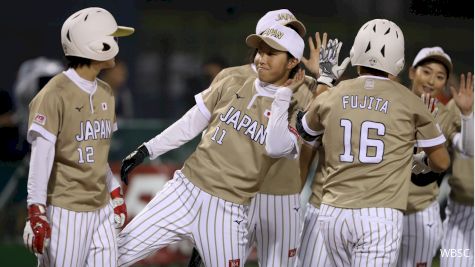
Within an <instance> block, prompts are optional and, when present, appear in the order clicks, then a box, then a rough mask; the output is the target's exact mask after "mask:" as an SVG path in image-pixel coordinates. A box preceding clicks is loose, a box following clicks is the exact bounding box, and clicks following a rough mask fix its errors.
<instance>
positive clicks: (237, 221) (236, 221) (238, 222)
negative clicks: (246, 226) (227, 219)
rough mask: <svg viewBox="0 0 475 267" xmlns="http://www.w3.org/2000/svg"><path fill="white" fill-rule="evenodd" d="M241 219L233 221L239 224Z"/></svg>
mask: <svg viewBox="0 0 475 267" xmlns="http://www.w3.org/2000/svg"><path fill="white" fill-rule="evenodd" d="M242 221H243V220H240V221H239V220H234V222H235V223H237V224H241V222H242Z"/></svg>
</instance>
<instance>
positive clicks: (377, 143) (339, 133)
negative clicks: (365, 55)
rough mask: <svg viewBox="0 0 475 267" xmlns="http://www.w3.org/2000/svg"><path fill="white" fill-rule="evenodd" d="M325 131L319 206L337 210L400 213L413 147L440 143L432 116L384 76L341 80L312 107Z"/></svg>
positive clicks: (404, 199) (321, 127)
mask: <svg viewBox="0 0 475 267" xmlns="http://www.w3.org/2000/svg"><path fill="white" fill-rule="evenodd" d="M310 110H311V111H314V112H316V113H317V114H316V115H317V117H318V121H319V123H317V125H316V129H315V130H317V131H318V130H320V131H321V130H324V133H323V140H322V142H323V145H324V149H325V152H326V153H325V168H326V170H325V171H326V173H327V177H326V179H325V183H324V186H323V199H322V203H325V204H328V205H331V206H335V207H340V208H370V207H384V208H394V209H399V210H405V209H406V206H407V196H408V189H409V183H410V179H409V177H410V175H411V165H412V164H411V163H412V154H413V147H414V145H415V144H416V142H417V144H418V146H419V147H431V146H436V145H439V144H442V143H444V142H445V138H444V136H443V135H442V134H441V132H440V130H439V129H438V128H437V127H436V124H435V122H434V119H433V117H432V115H431V114H430V113H429V111H428V110H427V108H426V107H425V106H424V105H422V103H421V100H420V99H419V98H417V97H416V96H415V95H414V94H413V93H412V92H411V91H410V90H408V89H407V88H406V87H404V86H402V85H400V84H399V83H396V82H393V81H391V80H389V79H386V78H381V77H376V76H360V77H358V78H355V79H351V80H347V81H343V82H340V83H339V84H338V85H337V86H336V87H335V88H333V90H330V91H327V92H324V93H322V94H321V95H320V96H319V97H317V98H316V99H315V101H314V102H313V103H312V104H311V107H310Z"/></svg>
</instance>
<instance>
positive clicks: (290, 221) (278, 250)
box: [247, 193, 302, 267]
mask: <svg viewBox="0 0 475 267" xmlns="http://www.w3.org/2000/svg"><path fill="white" fill-rule="evenodd" d="M299 211H300V194H292V195H269V194H262V193H258V194H257V195H256V196H255V197H254V198H253V199H252V201H251V205H250V207H249V222H250V223H249V236H250V237H249V243H248V248H247V250H248V252H249V251H250V247H251V246H252V244H253V243H254V241H255V242H256V244H257V257H258V260H259V266H261V267H267V266H282V267H285V266H294V265H295V260H296V257H297V255H296V253H297V250H298V245H299V238H298V234H299V232H300V229H301V225H302V224H301V219H300V213H299Z"/></svg>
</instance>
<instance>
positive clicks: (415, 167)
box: [412, 151, 431, 174]
mask: <svg viewBox="0 0 475 267" xmlns="http://www.w3.org/2000/svg"><path fill="white" fill-rule="evenodd" d="M430 171H431V169H430V167H429V165H428V163H427V155H426V153H425V152H424V151H422V152H420V153H417V154H414V156H413V160H412V173H414V174H421V173H422V174H426V173H428V172H430Z"/></svg>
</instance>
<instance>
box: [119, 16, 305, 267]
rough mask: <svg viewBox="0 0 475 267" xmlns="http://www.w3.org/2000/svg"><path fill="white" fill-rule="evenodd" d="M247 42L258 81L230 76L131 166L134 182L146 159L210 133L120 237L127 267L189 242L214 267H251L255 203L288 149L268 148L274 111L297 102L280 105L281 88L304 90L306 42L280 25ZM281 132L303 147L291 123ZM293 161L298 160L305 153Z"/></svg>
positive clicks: (125, 168) (125, 167) (126, 165)
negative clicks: (249, 253)
mask: <svg viewBox="0 0 475 267" xmlns="http://www.w3.org/2000/svg"><path fill="white" fill-rule="evenodd" d="M246 43H247V45H248V46H250V47H252V48H257V49H258V54H259V59H258V63H257V64H256V65H257V72H258V75H257V77H258V78H256V76H254V75H252V76H245V77H238V76H232V75H230V76H228V77H225V78H223V79H222V80H221V81H219V82H217V83H215V84H213V85H212V86H211V87H210V88H208V89H206V90H205V91H203V92H202V93H200V94H198V95H196V96H195V100H196V106H194V107H193V108H192V109H191V110H189V111H188V112H187V113H186V114H185V115H184V116H183V117H182V118H181V119H180V120H178V121H177V122H175V123H174V124H173V125H171V126H170V127H169V128H167V129H166V130H165V131H163V132H162V133H161V134H159V135H157V136H156V137H155V138H153V139H152V140H150V141H149V142H147V143H145V144H143V145H141V146H140V147H139V148H138V150H136V151H134V152H133V153H131V154H130V155H129V156H128V157H127V158H126V159H124V161H123V164H122V168H121V176H122V179H124V181H127V175H128V173H129V172H130V171H131V170H132V169H133V168H135V167H136V166H137V165H138V164H140V163H141V162H142V161H143V160H144V158H145V157H150V158H151V159H154V158H156V157H157V156H160V155H161V154H163V153H166V152H167V151H169V150H171V149H174V148H177V147H179V146H180V145H181V144H183V143H185V142H187V141H189V140H191V139H192V138H194V137H195V136H197V135H199V134H200V133H202V132H203V130H205V129H206V132H205V133H204V135H203V136H202V139H201V141H200V144H199V145H198V147H197V149H196V150H195V152H194V153H193V154H192V155H191V156H190V157H189V158H188V159H187V160H186V161H185V163H184V166H183V168H182V169H181V170H179V171H176V172H175V176H174V178H173V179H172V180H170V181H169V182H168V183H167V184H166V185H165V187H164V189H163V190H162V191H160V192H159V193H158V194H157V195H156V196H155V198H154V199H152V201H151V202H149V203H148V205H147V206H146V207H145V209H144V210H143V211H142V212H141V213H140V214H139V215H137V216H136V217H135V218H134V219H133V220H132V221H131V222H130V223H129V224H128V225H127V226H126V227H125V228H124V230H123V231H122V232H121V233H120V235H119V240H118V242H119V252H120V254H121V255H120V256H119V263H120V265H122V266H128V265H130V264H132V263H134V262H136V261H138V260H140V259H142V258H144V257H146V256H147V255H149V254H151V253H153V252H154V251H156V250H158V249H160V248H162V247H164V246H166V245H167V244H170V243H172V242H176V241H178V240H181V239H183V238H187V239H190V240H191V241H192V242H193V243H194V245H195V247H196V248H197V250H198V251H199V254H200V255H201V257H202V259H203V261H204V263H205V265H206V266H244V262H245V260H246V257H247V251H246V250H247V249H248V247H247V243H248V224H249V221H248V209H249V203H250V201H251V198H252V197H254V195H255V194H256V193H257V191H258V190H259V187H260V185H261V184H262V181H263V179H264V177H265V174H266V173H267V172H268V170H269V168H270V167H271V166H272V165H273V164H274V163H275V162H276V161H277V160H278V159H277V158H276V157H279V156H280V154H275V153H274V151H275V148H274V146H273V145H280V142H279V143H276V144H269V141H268V138H269V136H270V135H271V133H269V132H267V130H266V128H268V127H269V126H268V125H272V124H275V123H276V122H275V121H273V120H272V115H269V111H270V110H271V109H274V106H277V107H278V108H281V109H285V111H287V109H288V108H289V106H290V103H289V102H290V101H279V100H280V98H279V91H280V90H279V89H280V88H282V87H283V86H300V84H301V83H302V82H303V78H304V75H303V73H302V72H298V71H297V70H298V68H299V67H298V63H299V62H300V59H301V57H302V54H303V50H304V42H303V40H302V38H301V37H300V36H299V35H298V34H297V33H296V32H295V31H294V30H292V29H290V28H287V27H284V26H282V25H280V24H275V25H272V26H271V27H270V28H268V29H266V30H265V31H264V32H262V33H261V34H260V35H258V34H253V35H250V36H248V38H247V39H246ZM295 73H297V74H296V77H297V79H295V80H290V82H289V78H290V77H292V76H293V75H294V74H295ZM289 97H290V96H289ZM271 106H272V107H271ZM294 115H295V114H294ZM269 117H270V118H269ZM280 126H281V127H276V128H278V129H280V132H279V133H278V134H280V135H281V137H282V138H285V140H286V141H287V142H291V143H297V137H296V135H294V133H293V131H291V130H290V129H289V122H288V120H287V117H286V118H285V122H282V124H281V125H280ZM289 154H292V156H291V157H296V156H298V150H297V149H295V150H293V151H291V152H290V153H289Z"/></svg>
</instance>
